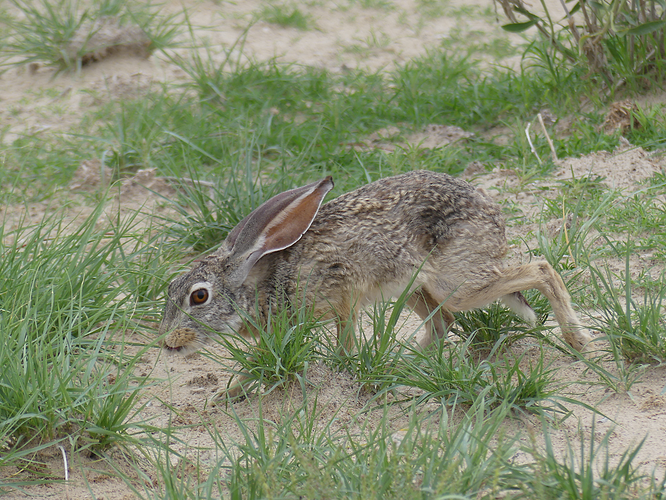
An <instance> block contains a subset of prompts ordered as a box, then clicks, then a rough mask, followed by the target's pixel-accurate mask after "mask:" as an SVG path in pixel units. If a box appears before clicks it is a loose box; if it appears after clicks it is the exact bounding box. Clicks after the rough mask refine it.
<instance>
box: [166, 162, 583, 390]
mask: <svg viewBox="0 0 666 500" xmlns="http://www.w3.org/2000/svg"><path fill="white" fill-rule="evenodd" d="M332 188H333V180H332V178H331V177H326V178H325V179H322V180H320V181H318V182H314V183H312V184H308V185H307V186H304V187H300V188H296V189H292V190H289V191H285V192H283V193H280V194H278V195H277V196H274V197H273V198H271V199H269V200H268V201H266V202H265V203H264V204H263V205H261V206H260V207H259V208H257V209H256V210H254V211H253V212H252V213H250V214H249V215H248V216H247V217H245V218H244V219H243V220H242V221H241V222H240V223H239V224H238V225H237V226H236V227H235V228H234V229H233V230H232V231H231V232H230V233H229V235H228V237H227V239H226V240H225V241H224V243H223V244H222V246H221V248H220V249H219V250H217V251H216V252H214V253H213V254H211V255H209V256H207V257H204V258H202V259H201V260H199V261H197V262H196V263H195V264H194V266H193V267H192V269H191V270H190V271H189V272H187V273H185V274H183V275H181V276H179V277H177V278H176V279H175V280H173V282H171V284H170V285H169V289H168V298H167V302H166V307H165V310H164V316H163V319H162V323H161V325H160V329H159V332H160V335H165V337H164V341H163V345H164V347H165V348H166V349H169V350H175V351H179V352H182V353H184V354H187V353H191V352H194V351H195V350H196V349H197V348H199V347H201V346H203V345H204V344H205V342H206V339H207V336H208V335H209V334H210V332H211V331H214V332H219V333H220V334H239V335H244V336H249V335H251V334H252V333H253V332H250V331H248V328H247V321H244V320H243V317H246V318H247V317H250V318H253V319H254V320H256V321H258V322H259V324H265V323H266V321H267V319H268V318H267V316H268V314H269V311H270V310H271V308H272V307H279V306H280V305H283V304H285V303H288V302H289V301H290V300H294V299H296V298H301V297H304V300H305V302H306V303H307V304H308V305H310V306H311V307H312V308H313V310H314V313H315V315H316V317H322V318H324V319H332V320H334V321H335V323H336V327H337V335H338V342H339V343H340V344H341V345H342V346H343V347H344V348H346V349H351V348H352V346H353V338H352V337H351V336H350V334H351V333H353V327H354V324H355V323H356V320H357V317H358V313H359V311H360V310H361V309H362V308H363V307H364V306H366V305H368V304H372V303H374V302H375V301H377V300H381V299H382V298H388V297H391V296H393V295H397V294H400V293H402V292H403V291H404V290H405V288H406V287H408V286H411V290H410V292H411V296H410V298H409V299H408V301H407V305H408V306H409V307H410V308H412V309H413V310H414V311H415V312H416V313H417V314H418V315H419V316H420V317H421V318H423V320H424V321H426V328H425V334H424V336H423V338H422V339H421V340H420V342H419V345H420V347H421V348H425V347H427V346H428V344H430V343H431V342H432V341H433V340H434V338H435V337H437V338H442V337H444V336H445V335H446V334H447V332H448V330H449V327H450V326H451V324H452V323H453V321H454V317H453V314H452V312H456V311H464V310H468V309H473V308H478V307H482V306H484V305H486V304H488V303H490V302H492V301H494V300H496V299H501V300H502V301H503V302H504V303H505V304H506V305H508V306H509V307H510V308H511V309H513V310H514V311H515V312H516V313H518V314H519V315H521V316H522V317H523V318H525V319H526V320H527V321H529V322H531V323H534V322H535V321H536V315H535V314H534V311H533V310H532V308H531V307H530V306H529V304H528V303H527V301H526V300H525V299H524V297H523V296H522V294H521V293H520V291H522V290H528V289H531V288H536V289H537V290H539V291H541V293H543V294H544V295H545V296H546V297H547V298H548V300H549V301H550V304H551V306H552V308H553V311H554V313H555V318H556V319H557V321H558V323H559V325H560V327H561V329H562V334H563V337H564V340H565V341H566V342H567V343H568V344H569V345H571V346H572V347H573V348H574V349H577V350H582V349H583V348H584V347H585V345H586V344H587V343H588V342H589V341H590V340H591V337H590V335H589V334H588V333H587V332H586V330H584V329H583V328H582V327H581V325H580V323H579V321H578V318H577V317H576V313H575V312H574V310H573V309H572V307H571V302H570V298H569V294H568V293H567V290H566V288H565V286H564V283H563V282H562V279H561V278H560V276H559V275H558V274H557V273H556V272H555V270H554V269H553V268H552V267H551V266H550V264H548V263H547V262H532V263H529V264H525V265H521V266H516V267H508V268H505V267H504V266H503V265H502V264H503V263H502V259H503V257H504V256H505V254H506V252H507V244H506V236H505V226H504V220H503V218H502V215H501V213H500V207H499V206H498V205H497V204H496V203H495V202H494V201H493V200H492V199H491V198H490V197H489V196H488V195H487V194H486V193H485V192H484V191H483V190H481V189H478V190H477V189H475V188H474V187H473V186H472V185H471V184H469V183H468V182H465V181H463V180H460V179H456V178H453V177H451V176H449V175H447V174H442V173H434V172H429V171H414V172H409V173H406V174H402V175H397V176H395V177H388V178H385V179H381V180H378V181H376V182H373V183H371V184H367V185H365V186H363V187H361V188H359V189H357V190H355V191H352V192H349V193H346V194H343V195H342V196H339V197H338V198H336V199H334V200H332V201H330V202H328V203H326V204H324V205H323V206H321V207H320V205H321V203H322V200H323V198H324V196H325V195H326V193H328V192H329V191H330V190H331V189H332ZM415 273H418V274H417V275H416V277H414V275H415ZM299 284H300V285H299ZM285 301H286V302H285ZM239 311H242V314H241V313H240V312H239ZM257 316H259V317H257ZM241 390H242V387H240V386H239V384H238V383H237V384H236V385H235V386H232V388H231V389H230V390H229V391H228V395H230V396H234V395H238V394H239V392H240V391H241Z"/></svg>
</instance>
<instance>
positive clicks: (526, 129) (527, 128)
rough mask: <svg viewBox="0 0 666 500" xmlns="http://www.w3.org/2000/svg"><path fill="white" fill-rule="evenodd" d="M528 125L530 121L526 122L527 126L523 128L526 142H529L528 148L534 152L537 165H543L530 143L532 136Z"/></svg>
mask: <svg viewBox="0 0 666 500" xmlns="http://www.w3.org/2000/svg"><path fill="white" fill-rule="evenodd" d="M530 125H531V123H528V124H527V127H526V128H525V135H526V136H527V142H529V143H530V149H531V150H532V153H534V156H536V159H537V160H538V162H539V165H543V162H542V161H541V158H539V153H537V152H536V149H534V144H532V138H531V137H530Z"/></svg>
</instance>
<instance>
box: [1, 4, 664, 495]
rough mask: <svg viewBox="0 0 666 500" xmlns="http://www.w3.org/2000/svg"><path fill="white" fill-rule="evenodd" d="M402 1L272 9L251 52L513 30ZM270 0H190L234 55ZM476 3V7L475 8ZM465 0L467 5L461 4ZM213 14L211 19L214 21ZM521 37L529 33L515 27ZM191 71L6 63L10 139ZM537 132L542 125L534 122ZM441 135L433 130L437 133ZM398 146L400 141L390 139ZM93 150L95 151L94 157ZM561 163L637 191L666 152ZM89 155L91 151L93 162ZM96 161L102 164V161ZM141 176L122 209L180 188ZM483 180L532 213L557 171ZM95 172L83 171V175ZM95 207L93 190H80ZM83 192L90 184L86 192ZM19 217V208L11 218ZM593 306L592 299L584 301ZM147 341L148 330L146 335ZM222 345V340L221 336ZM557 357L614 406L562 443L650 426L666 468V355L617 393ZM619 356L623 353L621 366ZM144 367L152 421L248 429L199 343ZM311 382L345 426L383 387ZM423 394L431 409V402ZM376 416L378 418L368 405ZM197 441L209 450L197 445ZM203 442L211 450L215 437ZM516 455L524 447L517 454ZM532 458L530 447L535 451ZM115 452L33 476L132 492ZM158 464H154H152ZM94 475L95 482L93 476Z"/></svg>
mask: <svg viewBox="0 0 666 500" xmlns="http://www.w3.org/2000/svg"><path fill="white" fill-rule="evenodd" d="M392 3H393V4H394V8H393V9H391V10H388V11H385V10H380V9H364V8H361V7H360V6H359V5H358V4H356V3H354V2H343V1H340V2H325V3H324V5H322V6H312V7H308V8H306V9H305V10H306V11H307V12H308V13H309V14H310V15H311V16H312V19H313V21H314V23H315V24H316V29H313V30H309V31H304V32H301V31H298V30H295V29H290V28H280V27H277V26H273V25H270V24H267V23H264V22H258V23H256V24H254V25H253V27H252V28H251V29H250V30H249V33H248V35H247V41H246V45H245V55H246V56H248V57H253V58H256V59H259V60H265V59H269V58H273V57H278V58H279V59H280V60H283V61H290V62H297V63H302V64H308V65H314V66H320V67H325V68H327V69H330V70H333V71H344V70H345V68H353V67H365V68H369V69H380V68H386V69H390V68H391V67H393V65H395V64H399V63H404V62H406V61H408V60H409V59H410V58H412V57H414V56H417V55H419V54H423V53H424V52H425V51H426V50H428V49H430V48H433V47H437V46H438V45H439V44H441V43H442V42H443V41H447V40H448V41H450V42H451V43H454V44H455V43H457V42H456V40H459V39H460V40H465V39H466V38H468V39H476V38H479V37H480V35H481V34H482V33H483V36H484V37H486V38H495V37H497V38H498V39H499V38H501V37H505V38H506V37H508V35H506V34H505V33H503V32H502V31H501V30H500V29H499V26H498V23H497V22H494V20H493V19H492V16H490V18H488V17H487V16H481V15H476V14H475V13H478V12H486V11H489V12H491V13H492V12H493V7H492V5H489V4H488V2H485V1H481V0H476V1H473V2H469V1H462V0H459V1H453V2H450V3H449V4H447V5H448V7H447V8H446V9H444V11H443V15H441V16H437V15H426V13H423V12H419V9H418V5H419V4H417V2H414V1H410V0H405V1H401V2H398V1H395V2H392ZM260 5H261V2H259V1H258V0H248V1H243V2H235V3H231V2H215V3H214V2H202V3H199V4H197V5H195V6H189V8H190V9H191V12H190V19H191V21H192V22H193V23H194V24H196V25H200V28H197V34H198V35H199V36H200V39H201V40H202V41H207V43H209V45H210V47H211V48H212V49H213V50H215V51H217V52H218V54H219V57H222V49H223V48H228V47H230V46H231V45H232V44H233V43H234V41H235V40H237V39H238V37H239V36H240V35H241V33H242V31H243V29H244V27H245V26H247V23H248V21H249V19H250V16H251V14H252V13H253V12H257V11H258V10H259V9H260ZM462 6H466V7H465V8H467V9H468V11H469V12H471V14H465V13H464V9H462ZM179 8H180V6H179V5H178V4H176V3H172V4H169V5H168V6H167V8H166V9H167V10H169V11H176V10H177V9H179ZM460 12H462V14H461V13H460ZM206 26H208V28H205V27H206ZM509 41H510V42H511V43H517V42H519V39H517V38H513V39H509ZM500 62H501V63H502V64H515V60H510V59H509V60H504V61H500ZM185 78H186V75H185V74H184V73H183V72H182V70H180V69H179V68H177V67H174V66H172V65H170V64H169V63H168V62H166V59H165V58H164V57H163V56H160V55H153V56H152V57H150V58H148V59H144V58H136V57H128V56H122V57H109V58H107V59H104V60H102V61H100V62H98V63H95V64H91V65H89V66H87V67H86V68H85V69H84V70H83V71H82V72H81V74H79V75H72V74H60V75H57V76H55V77H54V75H53V72H52V71H51V70H50V69H48V68H44V67H37V68H34V67H33V68H31V69H28V68H19V69H12V70H10V71H8V72H6V73H4V74H3V75H2V76H0V125H1V126H0V128H2V129H5V130H6V132H5V135H4V136H3V142H4V144H6V145H7V144H10V143H11V142H12V141H13V140H14V139H16V138H17V137H19V136H20V135H21V134H25V133H39V134H43V135H44V137H45V139H46V138H47V137H48V135H49V134H54V133H60V132H63V131H66V130H67V129H68V128H69V127H70V126H72V125H74V124H76V123H78V121H79V119H80V117H81V115H82V113H84V112H86V111H87V110H89V109H90V108H91V107H94V106H96V105H99V104H100V103H101V102H105V101H107V100H109V99H131V98H133V97H136V96H138V95H141V94H142V93H145V92H147V91H148V90H149V88H150V85H151V84H152V83H155V82H162V81H165V82H178V81H182V80H183V79H185ZM456 133H458V132H457V131H456V130H452V129H443V128H442V127H441V126H433V127H430V128H427V129H426V130H424V131H423V133H422V134H421V135H419V136H418V137H413V138H412V140H413V142H415V143H421V144H422V145H425V146H431V147H433V146H436V145H438V144H441V143H442V141H443V140H446V138H447V137H448V136H449V135H450V134H456ZM535 133H538V131H537V132H535ZM382 137H384V135H382V134H381V133H380V134H379V135H377V136H375V137H370V138H368V139H367V141H366V142H367V143H371V145H372V147H380V146H381V144H382ZM428 141H430V142H428ZM388 147H390V146H388ZM95 161H96V160H95V159H94V158H91V159H90V162H95ZM559 165H560V170H559V171H558V172H557V173H556V174H555V176H554V178H553V179H552V181H550V183H551V184H550V185H552V184H553V183H554V182H556V181H557V180H561V179H564V178H567V177H571V176H576V177H577V178H580V177H581V176H583V175H587V174H592V175H602V176H604V177H605V178H606V180H605V182H606V184H607V185H608V187H609V188H618V189H623V190H626V191H627V192H630V191H632V190H635V189H639V188H640V184H639V183H640V182H641V181H643V180H645V179H647V178H649V177H650V176H651V175H653V174H654V173H655V172H659V171H661V170H662V169H663V167H664V165H663V162H661V161H659V160H657V159H654V158H651V157H650V156H649V155H648V154H647V153H646V152H645V151H643V150H641V149H636V148H631V147H626V148H625V149H624V150H622V151H615V152H608V153H603V152H602V153H596V154H593V155H590V156H588V157H585V158H574V159H564V160H560V162H559ZM84 167H85V165H84ZM89 167H90V170H92V171H98V170H95V165H94V163H92V164H91V165H89ZM141 175H143V176H144V177H143V178H140V179H133V180H132V179H130V180H127V181H126V185H125V188H124V191H123V192H122V193H121V196H120V199H119V203H120V205H121V208H122V210H123V211H128V212H129V211H131V210H136V209H137V208H138V207H141V206H145V204H146V203H147V204H148V206H150V204H151V203H153V202H154V201H155V198H154V197H151V195H150V193H149V192H148V191H147V190H145V189H143V188H141V186H140V185H139V184H150V186H151V188H152V189H154V190H156V191H162V192H164V193H165V194H169V189H170V188H169V187H168V185H167V184H165V183H162V182H161V181H159V180H155V179H154V176H151V174H150V173H143V174H141ZM467 177H468V179H470V180H471V181H472V182H473V183H475V184H478V185H481V186H484V187H485V188H486V189H487V190H488V191H489V192H490V193H491V194H492V195H493V196H495V197H496V198H497V199H498V201H500V200H501V201H504V202H507V201H508V202H511V203H514V204H515V206H517V207H519V208H520V210H521V211H522V212H523V213H524V214H525V216H526V217H527V218H528V219H529V218H530V217H531V216H534V215H535V214H537V213H538V211H539V210H540V209H541V207H542V203H543V197H544V196H547V194H545V195H544V193H547V190H546V191H544V189H543V188H544V187H547V186H548V185H549V184H548V183H547V182H542V183H538V184H537V183H535V184H532V185H529V186H525V185H524V184H523V183H522V181H521V180H520V179H519V178H517V177H516V175H515V174H513V173H512V172H510V171H504V170H502V169H501V168H497V169H495V170H494V171H493V172H491V173H489V174H488V173H484V174H479V173H477V174H475V173H474V170H473V169H470V171H469V172H468V174H467ZM74 182H78V183H79V184H80V185H79V186H75V187H78V188H82V189H85V184H86V183H89V182H94V175H93V177H92V178H91V180H85V179H83V180H82V178H81V177H79V178H77V180H75V181H74ZM81 184H82V185H81ZM71 196H72V197H74V199H78V200H79V201H80V205H81V206H83V207H84V209H85V204H86V197H85V195H82V194H81V195H80V194H76V193H74V194H72V195H71ZM77 197H79V198H77ZM1 210H2V213H1V214H0V215H1V216H3V217H4V219H5V220H6V221H7V222H6V223H7V224H10V225H11V224H12V223H15V221H16V220H18V215H19V213H20V212H21V211H23V210H26V207H24V206H23V205H22V206H21V207H11V206H6V207H2V208H1ZM45 210H48V205H46V204H41V203H34V204H31V205H30V206H28V207H27V212H23V213H24V214H26V213H27V216H28V217H29V218H34V219H35V220H37V219H38V218H40V217H41V215H42V214H43V213H44V211H45ZM12 221H13V222H12ZM561 223H562V221H561V220H557V219H554V220H552V221H547V225H548V227H551V226H552V228H553V230H558V228H559V227H561ZM535 229H536V224H516V225H513V226H511V227H510V228H509V239H510V240H511V241H519V240H520V238H525V239H526V240H527V241H529V238H531V237H532V236H530V234H533V232H534V230H535ZM525 258H527V257H526V245H525V244H516V245H514V246H513V247H512V248H511V254H510V256H509V259H510V260H511V261H512V262H520V261H522V260H523V259H525ZM653 264H654V263H651V261H650V256H649V255H637V256H635V258H634V259H633V260H632V266H634V270H636V271H638V270H640V269H641V268H642V267H643V266H646V265H653ZM583 316H584V317H585V311H583ZM410 321H411V323H409V325H410V326H409V327H408V328H407V330H409V329H410V328H411V329H413V330H415V329H416V328H417V326H418V323H417V322H416V321H415V320H413V319H412V320H410ZM135 340H136V341H137V342H143V341H144V340H143V339H140V338H137V339H135ZM539 347H540V346H539V345H538V343H537V342H536V341H534V340H525V341H520V342H518V343H517V344H516V345H515V346H514V347H513V349H515V350H516V351H517V352H527V353H530V352H534V353H535V354H536V353H538V351H539ZM213 349H214V348H213ZM548 357H549V358H550V359H551V360H552V362H553V366H555V367H557V368H558V375H557V376H558V379H559V380H561V381H562V382H563V385H564V386H566V394H568V395H572V396H574V397H577V398H581V399H584V400H585V401H586V402H588V403H589V404H591V405H594V406H595V407H597V408H598V409H599V410H600V411H601V412H603V414H604V415H606V416H607V417H608V418H606V417H600V416H599V415H596V416H595V415H593V414H592V413H591V412H589V411H587V410H584V409H583V408H580V407H572V410H573V411H574V416H573V417H572V418H569V419H568V420H566V421H565V422H564V423H563V424H561V425H560V426H559V427H558V428H556V429H555V430H554V431H553V441H554V443H553V444H554V445H555V447H556V449H558V451H559V452H561V453H563V452H564V449H565V441H566V439H567V438H568V439H572V440H576V439H579V438H580V437H581V436H582V437H583V438H584V439H586V440H588V439H589V437H590V433H591V432H592V425H593V421H595V429H594V432H595V438H596V439H597V441H598V440H600V439H601V437H602V436H603V435H604V434H605V433H606V432H612V433H613V434H612V439H611V449H612V453H613V456H612V457H611V459H617V458H618V456H619V454H621V453H622V452H624V451H625V450H626V449H627V447H629V446H631V445H632V444H633V445H635V444H637V443H638V442H639V441H640V440H641V439H643V438H644V437H645V438H646V441H645V444H644V445H643V447H642V449H641V451H640V454H639V457H638V460H639V461H640V463H641V464H643V465H644V466H645V470H646V472H647V471H649V470H651V469H652V468H653V467H656V468H657V469H658V470H660V471H661V473H662V474H663V471H665V470H666V451H665V450H666V448H664V445H663V438H664V436H665V435H666V397H665V396H664V389H665V388H666V369H664V368H651V369H649V370H647V371H646V372H645V373H644V375H643V377H642V378H641V380H640V381H639V382H637V383H636V384H635V385H634V387H633V388H632V390H631V393H624V394H617V393H614V392H612V391H610V390H609V389H608V388H607V387H605V386H604V385H588V384H577V382H579V381H581V380H587V381H590V380H594V376H593V375H591V374H589V373H585V370H584V367H583V366H581V365H580V364H579V363H575V362H573V361H572V360H571V359H568V358H565V357H563V356H561V355H560V354H558V353H557V351H555V352H552V353H549V355H548ZM609 369H611V370H612V367H610V366H609ZM138 370H139V372H140V373H144V374H146V375H148V374H150V375H152V376H153V377H155V378H156V379H162V380H165V382H163V383H159V384H157V385H156V386H155V387H154V389H153V390H152V391H151V394H150V395H146V396H145V397H146V403H147V404H146V407H145V409H144V410H143V411H142V412H141V414H140V415H137V416H136V418H137V419H151V422H152V424H153V425H156V426H167V425H169V423H170V422H171V423H172V424H174V425H183V424H197V423H198V422H201V421H202V420H207V421H210V422H213V423H214V425H215V426H216V427H217V429H218V430H219V432H220V433H221V434H222V436H223V438H224V439H225V441H228V442H231V441H234V440H239V439H240V438H241V436H240V434H239V430H238V428H237V426H236V424H235V422H234V418H233V417H232V416H231V415H230V412H229V410H228V409H225V408H224V407H223V406H213V405H211V404H210V398H211V397H212V395H213V394H215V392H216V391H217V390H219V389H220V388H222V387H224V386H225V385H226V383H227V380H228V374H227V373H226V372H224V371H223V370H221V369H220V366H219V365H218V364H217V363H215V362H213V361H211V360H210V359H209V358H208V357H206V356H204V355H201V354H196V355H193V356H190V357H188V358H186V359H185V358H182V357H179V356H173V355H164V354H162V353H159V352H158V351H157V350H155V351H150V352H148V353H147V354H146V355H145V356H144V357H143V358H142V361H141V363H140V365H139V366H138ZM307 375H308V379H309V380H310V382H311V384H312V389H311V390H312V394H315V393H316V394H318V410H319V411H320V412H321V421H322V422H328V421H329V419H330V418H331V416H332V415H333V414H334V413H335V412H337V415H338V418H337V420H336V424H335V425H338V426H340V428H345V427H352V428H353V427H354V426H356V425H358V423H357V422H356V421H355V418H356V417H355V416H356V415H357V413H358V410H359V409H360V408H362V407H363V406H364V405H365V404H366V403H367V402H368V400H369V398H370V395H368V394H366V393H363V392H359V390H358V386H357V384H356V382H355V381H354V380H353V379H352V378H351V377H350V376H348V375H345V374H342V373H337V372H334V371H331V370H330V369H329V368H327V367H325V366H321V365H316V366H312V367H311V368H310V370H309V372H308V374H307ZM301 402H302V394H301V391H300V388H299V387H297V386H295V385H294V386H292V387H290V388H288V389H287V390H286V391H285V390H276V391H274V392H272V393H271V394H270V395H268V396H265V397H264V400H263V405H262V411H263V417H264V418H268V419H271V418H276V417H277V416H278V414H279V413H280V412H281V411H284V409H285V408H289V407H298V405H299V404H301ZM427 410H428V408H424V410H423V411H427ZM234 411H235V413H236V414H237V415H238V416H239V417H241V418H253V417H257V416H258V411H259V410H258V406H257V399H256V397H250V398H249V399H247V400H245V401H242V402H239V403H236V404H235V405H234ZM391 412H392V413H391V415H390V418H391V421H392V425H394V427H395V429H396V431H398V430H399V429H401V428H402V427H404V426H405V425H406V424H407V422H408V418H409V417H408V413H407V411H406V409H405V408H402V407H400V406H399V405H396V406H395V407H394V408H393V409H392V410H391ZM365 418H375V416H373V415H372V414H368V415H367V416H366V417H365ZM506 425H507V428H508V429H516V430H517V429H519V428H525V426H527V428H528V429H532V430H533V431H534V434H535V435H536V436H537V439H538V435H539V433H540V427H539V426H540V424H539V423H538V420H537V419H533V420H532V419H530V418H525V419H523V420H519V421H507V423H506ZM179 438H181V439H182V444H179V445H176V446H177V447H178V448H179V449H180V451H182V453H184V454H185V455H186V456H188V457H191V458H194V457H196V456H197V455H198V457H199V459H200V460H201V462H202V463H203V464H209V463H212V462H213V461H214V460H215V459H216V457H217V456H218V453H217V452H216V449H215V446H214V443H212V442H211V439H210V435H209V433H208V432H207V431H206V430H205V429H204V427H203V426H197V425H192V427H190V428H187V429H185V430H183V431H179ZM197 449H198V450H199V451H197ZM202 450H203V451H202ZM42 458H43V459H45V460H46V461H47V463H48V464H49V468H50V472H51V473H52V474H53V475H54V476H56V477H64V471H63V465H62V461H61V457H60V452H59V450H57V449H54V450H51V451H49V452H48V453H47V454H45V456H44V457H42ZM516 459H517V460H520V459H521V457H520V456H517V457H516ZM523 459H526V458H525V457H523ZM105 471H108V468H107V466H105V465H104V464H101V463H98V462H97V461H94V460H92V459H87V458H85V457H76V459H75V463H74V464H72V465H71V467H70V474H71V480H70V484H69V485H68V486H65V485H62V484H49V485H44V486H31V487H29V488H27V489H26V492H27V493H28V494H29V495H33V496H35V497H47V496H48V497H57V498H65V493H66V494H67V495H69V497H70V498H92V497H95V498H109V499H121V498H123V499H124V498H133V495H132V493H131V491H130V490H129V489H128V488H127V487H126V486H125V485H124V484H122V482H121V481H119V480H117V479H115V478H113V477H110V476H108V475H106V474H105V473H104V472H105ZM148 473H149V474H150V471H148ZM86 482H87V483H88V486H86ZM24 497H25V495H23V494H22V493H15V494H10V495H8V496H7V497H6V498H24Z"/></svg>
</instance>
